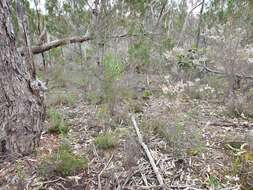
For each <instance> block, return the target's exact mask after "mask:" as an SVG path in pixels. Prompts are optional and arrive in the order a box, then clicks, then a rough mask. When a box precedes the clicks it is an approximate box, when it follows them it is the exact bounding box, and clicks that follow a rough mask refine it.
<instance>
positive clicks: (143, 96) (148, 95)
mask: <svg viewBox="0 0 253 190" xmlns="http://www.w3.org/2000/svg"><path fill="white" fill-rule="evenodd" d="M151 95H152V93H151V91H150V90H145V91H144V92H143V95H142V98H143V99H144V100H147V99H149V97H150V96H151Z"/></svg>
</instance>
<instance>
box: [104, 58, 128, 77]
mask: <svg viewBox="0 0 253 190" xmlns="http://www.w3.org/2000/svg"><path fill="white" fill-rule="evenodd" d="M103 65H104V79H105V80H106V81H108V80H109V81H111V80H112V81H114V80H116V79H118V78H119V77H120V74H121V73H122V72H123V70H124V67H123V64H122V62H121V60H120V59H119V58H118V57H117V56H115V55H113V54H112V53H108V54H106V55H105V57H104V59H103Z"/></svg>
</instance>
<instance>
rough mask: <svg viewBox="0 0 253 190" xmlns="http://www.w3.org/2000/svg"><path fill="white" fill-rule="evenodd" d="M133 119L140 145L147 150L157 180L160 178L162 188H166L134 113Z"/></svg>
mask: <svg viewBox="0 0 253 190" xmlns="http://www.w3.org/2000/svg"><path fill="white" fill-rule="evenodd" d="M131 120H132V122H133V126H134V129H135V131H136V134H137V137H138V141H139V143H140V145H141V146H142V148H143V149H144V151H145V153H146V155H147V157H148V159H149V162H150V164H151V166H152V168H153V171H154V172H155V175H156V178H157V180H158V182H159V184H160V186H161V189H165V184H164V182H163V178H162V176H161V174H160V172H159V170H158V168H157V167H156V164H155V162H154V159H153V157H152V155H151V153H150V151H149V149H148V146H147V145H146V144H145V143H144V142H143V138H142V135H141V133H140V130H139V128H138V125H137V123H136V120H135V117H134V115H132V116H131Z"/></svg>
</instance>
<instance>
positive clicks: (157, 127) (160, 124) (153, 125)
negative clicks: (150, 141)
mask: <svg viewBox="0 0 253 190" xmlns="http://www.w3.org/2000/svg"><path fill="white" fill-rule="evenodd" d="M140 126H141V127H142V128H143V129H144V131H146V132H148V133H150V132H151V133H153V134H157V135H159V136H160V137H162V138H165V139H167V138H168V134H167V130H166V123H165V122H164V121H162V120H158V119H148V120H144V121H143V122H142V123H141V125H140Z"/></svg>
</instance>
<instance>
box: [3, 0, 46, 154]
mask: <svg viewBox="0 0 253 190" xmlns="http://www.w3.org/2000/svg"><path fill="white" fill-rule="evenodd" d="M9 6H10V0H0V156H2V155H6V154H18V155H27V154H30V153H31V152H32V151H33V150H34V148H35V147H36V146H38V144H39V140H40V135H41V132H42V128H43V120H44V115H45V114H44V113H45V111H44V110H45V109H44V105H43V100H42V99H41V98H40V97H39V96H38V93H36V92H35V91H34V90H32V88H31V86H30V84H31V82H32V81H31V78H32V76H31V75H30V73H29V69H28V64H26V63H25V61H24V60H25V59H24V60H23V59H22V57H21V55H20V54H19V53H18V50H17V47H16V43H15V35H14V31H13V27H12V20H11V16H10V15H11V14H10V7H9Z"/></svg>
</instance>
